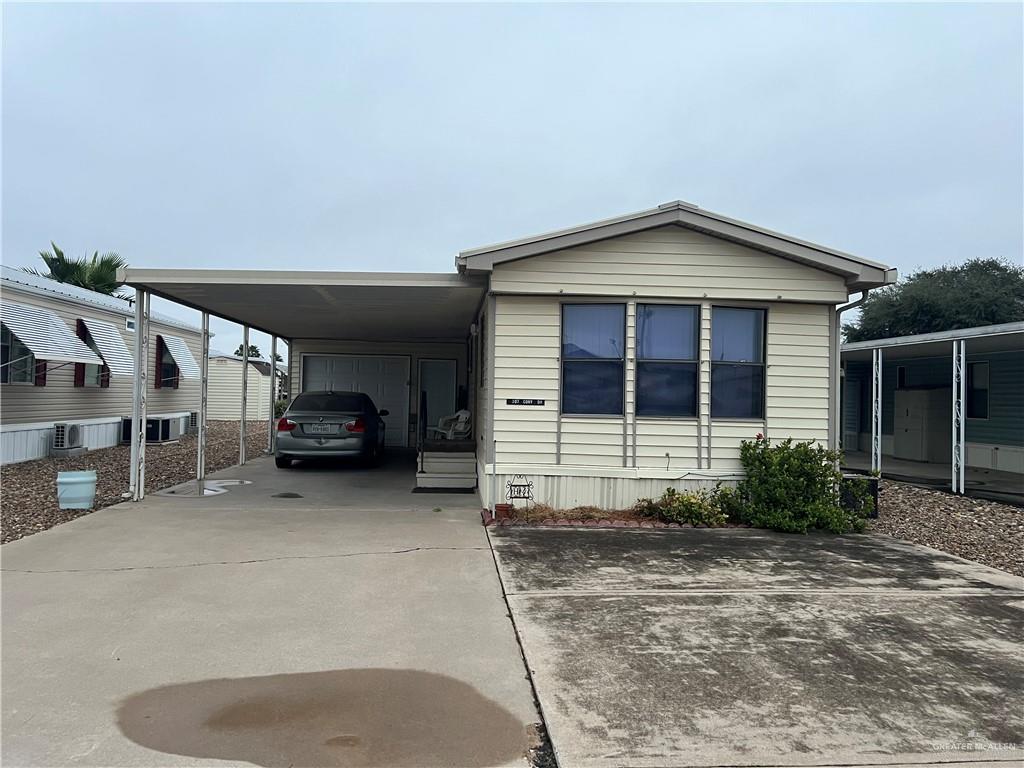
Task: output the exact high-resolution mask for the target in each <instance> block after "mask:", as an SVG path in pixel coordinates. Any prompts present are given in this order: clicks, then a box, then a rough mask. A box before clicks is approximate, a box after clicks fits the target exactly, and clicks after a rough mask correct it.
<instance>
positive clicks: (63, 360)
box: [0, 266, 201, 464]
mask: <svg viewBox="0 0 1024 768" xmlns="http://www.w3.org/2000/svg"><path fill="white" fill-rule="evenodd" d="M0 290H2V293H3V296H2V303H0V315H2V317H0V319H2V336H3V338H2V342H3V348H2V353H3V359H2V365H0V387H2V389H0V392H2V395H0V397H2V403H0V446H2V461H3V463H4V464H8V463H11V462H17V461H26V460H28V459H37V458H41V457H43V456H46V455H47V454H48V453H49V452H50V450H51V448H52V446H53V436H54V424H75V425H80V426H81V430H80V433H81V437H82V445H83V447H85V448H88V449H95V448H105V447H108V446H112V445H117V444H118V442H120V440H121V420H122V419H123V418H126V417H131V415H132V377H133V374H134V370H135V361H134V347H135V338H134V336H135V332H134V328H135V320H134V317H135V313H134V310H133V308H132V305H131V304H130V303H129V302H128V301H125V300H123V299H119V298H116V297H113V296H107V295H105V294H101V293H96V292H94V291H89V290H85V289H83V288H78V287H76V286H73V285H66V284H64V283H58V282H55V281H53V280H49V279H47V278H44V277H38V276H35V275H30V274H27V273H25V272H21V271H19V270H16V269H12V268H10V267H6V266H5V267H3V268H2V276H0ZM200 343H201V335H200V331H199V329H198V328H196V327H194V326H191V325H188V324H186V323H182V322H181V321H179V320H175V319H173V318H170V317H165V316H163V315H154V316H153V321H152V324H151V326H150V339H149V350H150V360H149V361H147V362H148V365H149V381H150V390H149V392H148V393H147V398H148V402H149V416H150V418H154V419H169V420H172V421H173V422H175V424H174V427H173V429H172V430H171V434H178V433H183V432H184V431H185V430H186V429H187V428H188V425H189V419H190V415H191V414H192V413H194V412H195V411H197V410H198V407H199V366H198V364H197V363H196V360H197V358H198V357H199V355H200V349H201V347H200Z"/></svg>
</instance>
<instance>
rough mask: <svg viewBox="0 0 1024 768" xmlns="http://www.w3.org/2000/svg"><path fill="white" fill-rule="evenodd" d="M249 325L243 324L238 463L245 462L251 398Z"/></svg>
mask: <svg viewBox="0 0 1024 768" xmlns="http://www.w3.org/2000/svg"><path fill="white" fill-rule="evenodd" d="M248 390H249V326H248V325H243V326H242V418H241V419H240V420H239V422H238V432H239V435H238V463H239V465H242V464H245V427H246V424H245V411H246V409H247V407H248V400H249V392H248Z"/></svg>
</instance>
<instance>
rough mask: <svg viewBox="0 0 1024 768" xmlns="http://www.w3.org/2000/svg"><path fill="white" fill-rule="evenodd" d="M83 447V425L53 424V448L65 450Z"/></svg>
mask: <svg viewBox="0 0 1024 768" xmlns="http://www.w3.org/2000/svg"><path fill="white" fill-rule="evenodd" d="M81 447H82V425H81V424H67V423H59V424H54V425H53V449H54V450H55V451H64V450H68V449H71V448H81Z"/></svg>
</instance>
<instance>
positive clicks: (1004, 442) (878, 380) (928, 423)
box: [841, 322, 1024, 502]
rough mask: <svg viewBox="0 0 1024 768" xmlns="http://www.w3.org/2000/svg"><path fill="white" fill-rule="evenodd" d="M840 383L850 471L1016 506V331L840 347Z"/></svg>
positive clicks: (1023, 473) (1021, 458)
mask: <svg viewBox="0 0 1024 768" xmlns="http://www.w3.org/2000/svg"><path fill="white" fill-rule="evenodd" d="M842 374H843V377H842V401H843V406H842V431H841V436H842V447H843V451H844V454H845V457H846V462H847V465H848V466H849V467H851V468H855V469H874V470H876V471H879V472H881V473H882V474H883V475H885V476H888V477H894V478H900V479H907V480H912V481H915V482H922V483H926V484H930V485H936V486H939V487H945V488H952V489H953V490H954V491H972V492H976V493H979V494H984V495H991V496H997V497H999V498H1002V497H1006V498H1007V499H1008V500H1016V501H1018V502H1019V501H1020V500H1021V498H1022V497H1024V386H1022V382H1024V322H1016V323H1004V324H1001V325H988V326H981V327H977V328H961V329H957V330H952V331H942V332H937V333H925V334H919V335H915V336H899V337H892V338H886V339H875V340H872V341H859V342H855V343H851V344H844V345H843V346H842ZM1014 497H1015V499H1014Z"/></svg>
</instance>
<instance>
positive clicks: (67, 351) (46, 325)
mask: <svg viewBox="0 0 1024 768" xmlns="http://www.w3.org/2000/svg"><path fill="white" fill-rule="evenodd" d="M0 322H3V324H4V325H6V326H7V330H9V331H10V332H11V333H12V334H14V335H15V336H16V337H17V338H18V340H19V341H20V342H21V343H22V344H24V345H25V346H26V347H28V349H29V351H30V352H31V353H32V354H33V355H34V356H35V358H36V359H37V360H47V361H52V362H58V363H88V364H91V365H103V361H102V360H101V359H100V358H99V357H98V356H97V355H96V353H95V352H93V351H92V350H91V349H89V347H88V345H86V344H85V342H83V341H82V340H81V339H79V338H78V337H77V336H75V334H74V333H72V331H71V329H70V328H68V326H67V325H66V324H65V323H64V321H63V320H61V319H60V318H59V317H57V315H56V314H55V313H53V312H52V311H50V310H49V309H44V308H43V307H36V306H31V305H28V304H15V303H12V302H10V301H4V302H3V304H2V305H0Z"/></svg>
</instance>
